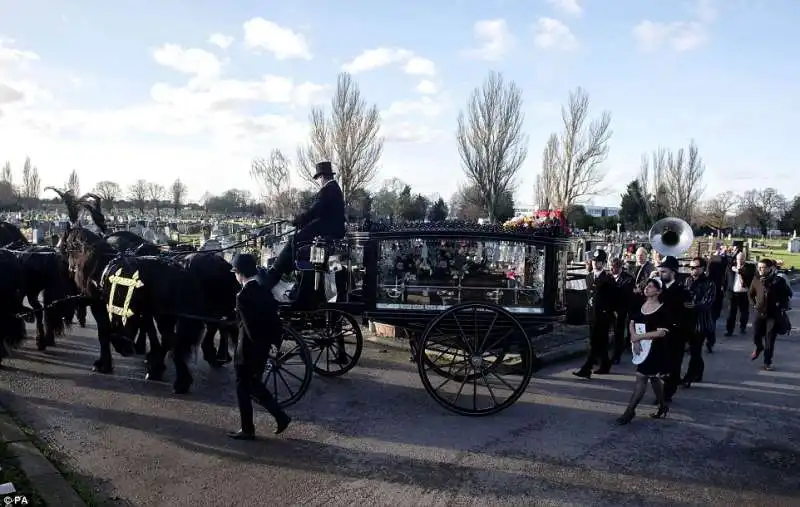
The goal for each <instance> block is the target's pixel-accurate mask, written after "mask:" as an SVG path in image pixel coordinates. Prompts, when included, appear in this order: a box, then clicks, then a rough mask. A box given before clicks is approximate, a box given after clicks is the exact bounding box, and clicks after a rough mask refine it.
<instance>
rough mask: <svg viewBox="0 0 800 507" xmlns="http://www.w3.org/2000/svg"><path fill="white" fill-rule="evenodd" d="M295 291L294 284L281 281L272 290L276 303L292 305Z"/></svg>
mask: <svg viewBox="0 0 800 507" xmlns="http://www.w3.org/2000/svg"><path fill="white" fill-rule="evenodd" d="M293 291H294V284H293V283H289V282H284V281H280V282H278V283H277V284H276V285H275V287H273V288H272V296H273V297H274V298H275V301H277V302H279V303H291V302H292V297H291V296H292V292H293Z"/></svg>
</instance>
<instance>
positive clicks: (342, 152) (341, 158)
mask: <svg viewBox="0 0 800 507" xmlns="http://www.w3.org/2000/svg"><path fill="white" fill-rule="evenodd" d="M310 121H311V142H310V143H309V144H308V145H307V146H305V147H301V148H298V150H297V164H298V170H299V172H300V175H301V176H302V177H303V178H305V179H307V180H309V181H313V177H314V167H315V165H316V164H317V162H320V161H323V160H328V161H330V162H331V163H332V164H333V165H334V167H335V168H336V170H337V171H338V179H339V184H340V185H341V186H342V192H343V193H344V198H345V202H349V199H350V198H351V196H352V195H353V194H354V193H355V192H356V190H360V189H363V188H365V187H366V186H367V185H369V183H370V182H372V180H373V179H374V178H375V175H376V174H377V172H378V161H379V160H380V158H381V154H382V153H383V137H381V136H380V135H379V134H380V127H381V118H380V114H379V113H378V106H376V105H374V104H373V105H372V106H367V103H366V101H365V100H364V99H363V98H362V97H361V91H360V90H359V88H358V85H357V84H356V83H355V81H353V78H352V76H350V74H348V73H346V72H343V73H341V74H339V77H338V79H337V82H336V92H335V93H334V95H333V99H332V100H331V114H330V117H327V116H326V113H325V110H324V109H323V108H318V107H315V108H313V109H312V110H311V114H310Z"/></svg>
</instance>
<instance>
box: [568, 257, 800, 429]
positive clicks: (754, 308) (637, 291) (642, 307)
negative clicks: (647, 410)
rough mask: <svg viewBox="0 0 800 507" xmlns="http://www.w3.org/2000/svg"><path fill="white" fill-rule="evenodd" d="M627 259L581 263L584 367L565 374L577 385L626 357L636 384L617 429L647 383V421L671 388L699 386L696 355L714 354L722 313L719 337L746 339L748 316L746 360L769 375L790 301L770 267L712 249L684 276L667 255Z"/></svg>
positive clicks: (662, 410) (662, 407)
mask: <svg viewBox="0 0 800 507" xmlns="http://www.w3.org/2000/svg"><path fill="white" fill-rule="evenodd" d="M627 255H631V256H633V257H634V259H633V261H632V262H626V261H625V260H624V259H623V258H612V259H610V261H609V256H608V254H607V253H606V252H605V251H604V250H602V249H597V250H595V251H594V252H593V253H592V255H591V260H590V261H587V268H588V271H589V273H588V274H587V277H586V285H587V294H588V303H587V319H588V322H589V345H590V346H589V353H588V355H587V358H586V361H585V362H584V363H583V365H582V366H581V367H580V368H579V369H578V370H577V371H575V372H573V375H575V376H577V377H580V378H583V379H590V378H591V377H592V375H593V374H594V375H604V374H608V373H610V371H611V369H612V367H613V365H615V364H619V362H620V360H621V358H622V356H623V354H625V353H626V351H631V354H632V355H633V357H634V364H636V365H637V366H636V385H635V388H634V392H633V394H632V396H631V399H630V402H629V404H628V407H627V408H626V410H625V412H624V414H622V416H620V417H619V418H618V419H617V422H618V423H619V424H628V423H629V422H630V421H631V420H632V419H633V418H634V417H635V411H636V407H637V406H638V405H639V403H640V402H641V400H642V397H643V396H644V394H645V392H646V390H647V385H648V383H649V384H650V385H651V386H652V388H653V392H654V394H655V396H656V401H655V404H656V405H657V407H658V408H657V410H656V412H654V413H653V414H651V417H654V418H662V417H665V416H666V415H667V414H668V413H669V407H670V404H671V402H672V400H673V398H674V396H675V395H676V393H677V392H678V388H679V387H681V386H683V387H685V388H688V387H691V385H692V383H695V382H702V381H703V373H704V369H705V363H704V360H703V352H704V349H705V352H706V353H707V354H711V353H713V351H714V345H715V344H716V341H717V335H716V333H717V322H718V321H719V319H720V318H721V317H722V316H723V308H724V307H725V306H727V311H728V313H727V316H726V318H725V336H733V334H734V333H735V332H736V331H737V330H738V332H739V333H741V334H742V335H746V334H747V332H748V327H747V325H748V322H750V320H751V319H750V316H751V313H752V314H753V319H752V333H753V343H754V348H753V351H752V353H751V355H750V358H751V360H753V361H756V360H758V359H759V358H763V369H765V370H772V369H773V359H774V355H775V342H776V338H777V336H779V335H782V334H787V333H788V332H789V331H790V330H791V323H790V322H789V318H788V316H787V310H788V309H789V305H790V302H791V298H792V289H791V287H790V285H789V281H788V279H787V278H786V276H785V275H783V274H781V273H778V269H777V265H776V263H775V262H774V261H773V260H771V259H759V260H758V262H757V263H752V262H746V258H745V254H744V251H743V247H742V246H741V245H740V246H735V247H720V248H719V249H718V250H717V251H716V252H714V254H712V255H708V256H705V257H702V256H698V257H694V258H692V259H691V260H690V262H689V266H688V269H689V273H688V274H686V273H682V272H681V269H680V265H679V262H678V260H677V259H676V258H675V257H672V256H663V257H662V256H661V255H659V254H658V252H656V251H652V253H651V252H648V251H647V250H646V249H645V248H643V247H642V248H639V249H638V250H635V253H632V252H628V253H627ZM623 257H624V256H623ZM726 301H727V303H728V304H727V305H725V304H724V303H725V302H726ZM609 335H611V336H613V339H612V341H611V347H610V348H611V355H610V356H609ZM687 350H688V355H689V361H688V365H687V367H686V371H685V372H684V371H683V359H684V357H685V356H686V352H687ZM595 367H596V368H595ZM593 368H594V369H593Z"/></svg>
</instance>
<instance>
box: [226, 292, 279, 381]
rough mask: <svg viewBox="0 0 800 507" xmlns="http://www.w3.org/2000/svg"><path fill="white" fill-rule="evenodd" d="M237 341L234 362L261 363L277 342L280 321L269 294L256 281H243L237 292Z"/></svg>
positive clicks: (273, 301) (275, 303) (274, 302)
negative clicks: (242, 285)
mask: <svg viewBox="0 0 800 507" xmlns="http://www.w3.org/2000/svg"><path fill="white" fill-rule="evenodd" d="M236 312H237V314H238V317H239V343H238V345H237V346H236V354H235V359H234V364H235V365H237V366H238V365H246V364H254V363H260V362H263V361H265V360H266V359H267V357H268V355H269V349H270V346H271V345H275V346H278V345H280V339H281V336H282V331H281V329H282V323H281V319H280V316H279V315H278V303H277V302H276V301H275V298H274V297H272V293H271V292H270V291H269V290H268V289H267V288H266V287H265V286H263V285H261V284H260V283H258V281H256V280H251V281H249V282H247V283H245V284H244V287H242V290H241V291H240V292H239V294H237V295H236Z"/></svg>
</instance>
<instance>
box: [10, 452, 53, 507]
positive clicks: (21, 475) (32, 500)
mask: <svg viewBox="0 0 800 507" xmlns="http://www.w3.org/2000/svg"><path fill="white" fill-rule="evenodd" d="M0 467H2V470H0V484H5V483H6V482H10V483H12V484H13V485H14V489H16V490H17V492H16V493H12V494H11V495H8V496H15V495H20V496H24V497H25V498H26V499H27V500H28V504H27V505H30V506H31V507H46V506H47V504H46V503H45V501H44V500H43V499H42V497H40V496H39V494H38V493H37V492H36V488H35V487H34V486H33V484H31V481H30V480H29V479H28V476H27V475H25V472H23V471H22V469H21V468H20V466H19V461H18V460H17V457H16V456H15V455H14V453H13V452H12V451H11V448H10V447H9V446H8V444H7V443H6V442H0Z"/></svg>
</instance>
